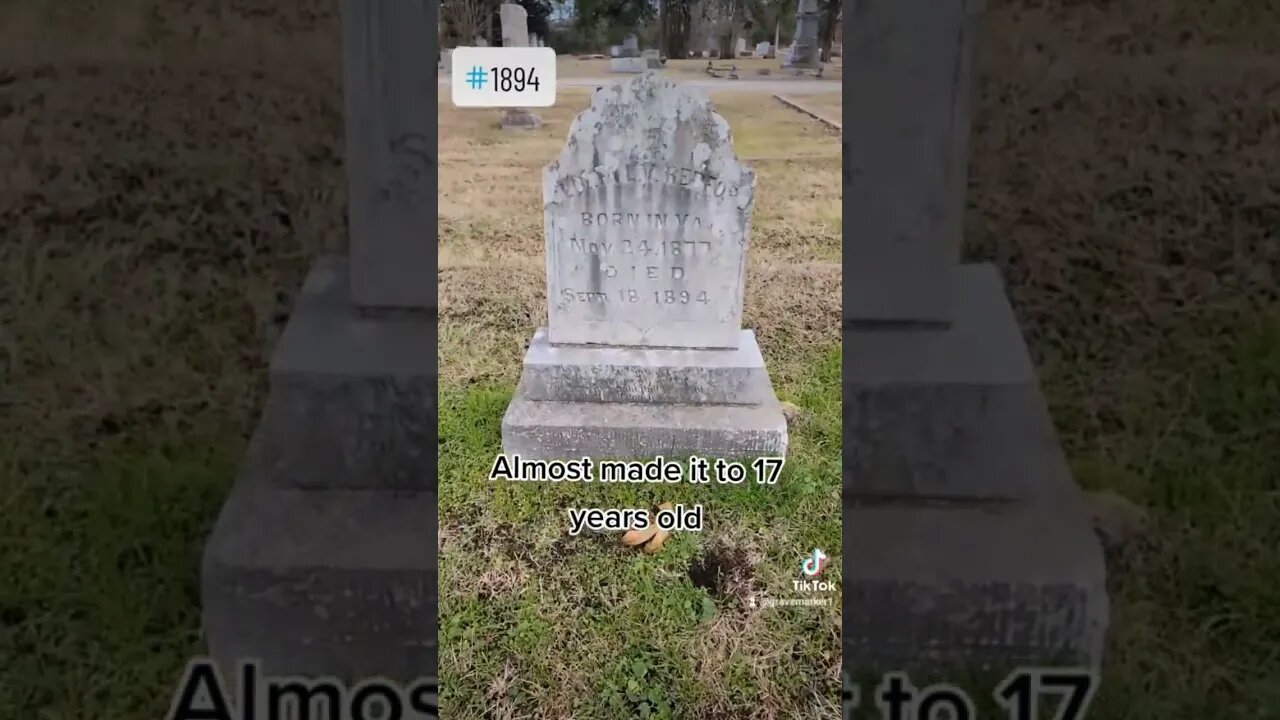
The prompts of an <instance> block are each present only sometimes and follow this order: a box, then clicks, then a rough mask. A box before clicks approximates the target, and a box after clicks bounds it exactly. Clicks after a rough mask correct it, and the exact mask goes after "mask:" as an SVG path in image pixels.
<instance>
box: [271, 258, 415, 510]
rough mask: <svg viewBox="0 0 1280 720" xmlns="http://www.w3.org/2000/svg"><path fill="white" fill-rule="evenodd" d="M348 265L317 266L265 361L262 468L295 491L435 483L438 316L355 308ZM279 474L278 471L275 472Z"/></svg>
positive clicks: (326, 262) (330, 261)
mask: <svg viewBox="0 0 1280 720" xmlns="http://www.w3.org/2000/svg"><path fill="white" fill-rule="evenodd" d="M347 277H348V272H347V263H346V260H345V259H344V258H341V257H325V258H322V259H320V260H319V261H317V262H316V264H315V266H314V267H313V268H312V270H311V273H310V274H309V275H308V277H307V280H306V283H305V284H304V286H303V288H302V292H301V293H300V294H299V296H298V299H297V301H296V302H295V304H294V310H293V314H292V316H291V317H290V319H289V323H288V325H287V326H286V327H285V330H284V333H283V335H282V336H281V338H280V342H279V344H278V346H277V347H276V351H275V354H274V355H273V357H272V360H271V394H270V397H269V399H268V401H267V406H266V409H265V412H264V417H263V423H262V428H261V430H260V435H261V436H262V437H261V442H262V444H263V445H264V457H267V458H270V460H271V461H270V463H269V464H268V465H267V466H265V467H264V468H263V472H264V473H265V474H266V476H267V477H268V478H269V479H271V480H272V481H273V482H276V483H278V484H281V485H285V486H291V487H317V488H341V487H351V488H387V489H400V490H424V489H430V488H434V487H436V466H435V447H434V444H433V443H430V442H427V443H424V442H423V441H424V439H425V438H430V437H431V436H432V434H433V433H434V431H435V427H436V411H437V410H436V390H435V388H436V379H435V377H434V372H435V367H434V366H435V354H436V347H435V343H436V318H435V316H434V315H432V314H422V315H419V314H397V315H390V316H376V317H375V316H370V315H364V314H361V313H359V312H357V311H355V310H353V309H352V305H351V300H350V286H349V283H348V281H347ZM277 470H278V471H277Z"/></svg>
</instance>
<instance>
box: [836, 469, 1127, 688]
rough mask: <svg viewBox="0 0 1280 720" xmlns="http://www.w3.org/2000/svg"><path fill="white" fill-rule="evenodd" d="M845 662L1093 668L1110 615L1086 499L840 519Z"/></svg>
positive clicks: (926, 668) (945, 668) (867, 513)
mask: <svg viewBox="0 0 1280 720" xmlns="http://www.w3.org/2000/svg"><path fill="white" fill-rule="evenodd" d="M844 528H845V530H844V547H843V557H844V560H843V563H844V567H843V568H842V580H843V602H844V612H843V620H844V659H845V667H846V669H847V670H848V671H849V672H850V673H853V674H857V673H862V672H874V673H882V672H885V671H889V670H898V669H904V670H908V671H912V672H943V673H945V672H949V671H956V670H960V671H983V670H985V671H992V672H1001V673H1003V672H1005V671H1007V670H1010V669H1013V668H1014V667H1016V666H1025V665H1059V664H1065V665H1068V666H1079V667H1084V666H1090V667H1093V666H1096V665H1097V664H1098V663H1099V662H1100V659H1101V657H1102V650H1103V642H1104V638H1105V634H1106V628H1107V624H1108V615H1109V603H1108V599H1107V591H1106V570H1105V567H1104V562H1103V556H1102V550H1101V547H1100V546H1099V543H1098V540H1097V538H1096V537H1094V536H1093V534H1092V532H1091V530H1090V527H1089V523H1088V519H1087V516H1086V514H1085V512H1084V509H1083V506H1082V505H1081V503H1080V502H1079V497H1078V494H1077V497H1075V498H1074V499H1073V498H1070V497H1062V498H1059V499H1058V500H1057V501H1055V502H1037V503H1006V504H997V505H989V506H983V507H974V506H964V505H953V506H950V507H924V506H906V505H902V506H899V505H871V506H850V505H845V508H844Z"/></svg>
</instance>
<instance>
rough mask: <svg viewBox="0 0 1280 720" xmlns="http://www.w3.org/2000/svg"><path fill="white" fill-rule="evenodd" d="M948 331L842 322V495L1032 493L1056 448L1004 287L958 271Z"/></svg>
mask: <svg viewBox="0 0 1280 720" xmlns="http://www.w3.org/2000/svg"><path fill="white" fill-rule="evenodd" d="M953 281H954V282H953V289H952V293H953V298H954V299H953V302H952V307H953V308H954V313H955V314H954V318H953V322H952V325H951V326H950V327H949V328H947V329H930V328H927V327H925V328H917V329H904V328H902V327H901V326H894V325H871V326H869V327H861V328H860V327H853V328H846V329H845V346H846V347H847V348H849V351H848V354H847V356H846V359H845V373H844V406H845V429H844V432H845V438H846V439H845V441H844V457H843V463H844V477H845V481H844V487H845V495H846V497H853V496H858V497H881V498H907V497H910V498H936V499H947V498H951V499H966V500H974V499H1026V498H1030V497H1035V496H1037V495H1040V494H1042V493H1043V492H1045V491H1048V490H1051V488H1046V487H1045V484H1046V483H1050V482H1056V483H1061V482H1065V483H1068V484H1069V483H1070V478H1069V477H1066V478H1065V479H1064V478H1061V477H1058V476H1057V475H1056V474H1053V473H1049V474H1046V473H1045V471H1044V469H1045V468H1046V467H1054V463H1056V462H1057V461H1058V457H1059V455H1060V454H1061V450H1060V446H1059V443H1058V438H1057V434H1056V432H1055V431H1054V428H1053V422H1052V420H1051V418H1050V416H1049V411H1048V408H1047V404H1046V402H1045V400H1044V397H1043V395H1042V394H1041V390H1040V384H1039V380H1038V378H1037V376H1036V371H1035V367H1034V366H1033V365H1032V362H1031V357H1030V354H1029V353H1028V351H1027V346H1026V343H1025V342H1024V341H1023V338H1022V332H1021V330H1020V329H1019V327H1018V322H1017V319H1016V318H1015V316H1014V314H1013V309H1012V308H1011V307H1010V305H1009V301H1008V299H1007V298H1006V297H1005V293H1004V285H1003V283H1002V282H1001V279H1000V276H999V273H998V272H997V270H996V269H995V267H994V266H992V265H987V264H981V265H965V266H960V267H958V268H956V269H955V270H954V276H953Z"/></svg>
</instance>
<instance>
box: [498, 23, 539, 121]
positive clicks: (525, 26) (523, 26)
mask: <svg viewBox="0 0 1280 720" xmlns="http://www.w3.org/2000/svg"><path fill="white" fill-rule="evenodd" d="M498 17H499V19H500V20H501V21H502V46H503V47H529V11H528V10H525V9H524V7H522V6H520V5H516V4H515V3H503V4H502V5H500V6H499V8H498ZM501 125H502V128H503V129H504V130H535V129H537V128H539V127H542V118H541V117H539V116H538V115H537V114H536V113H534V112H533V111H532V110H529V109H527V108H506V109H504V110H503V111H502V120H501Z"/></svg>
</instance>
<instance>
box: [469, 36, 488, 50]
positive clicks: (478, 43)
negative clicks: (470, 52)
mask: <svg viewBox="0 0 1280 720" xmlns="http://www.w3.org/2000/svg"><path fill="white" fill-rule="evenodd" d="M472 47H489V41H488V40H486V39H484V38H482V37H480V36H479V35H477V36H476V39H475V43H474V44H473V45H472Z"/></svg>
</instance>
